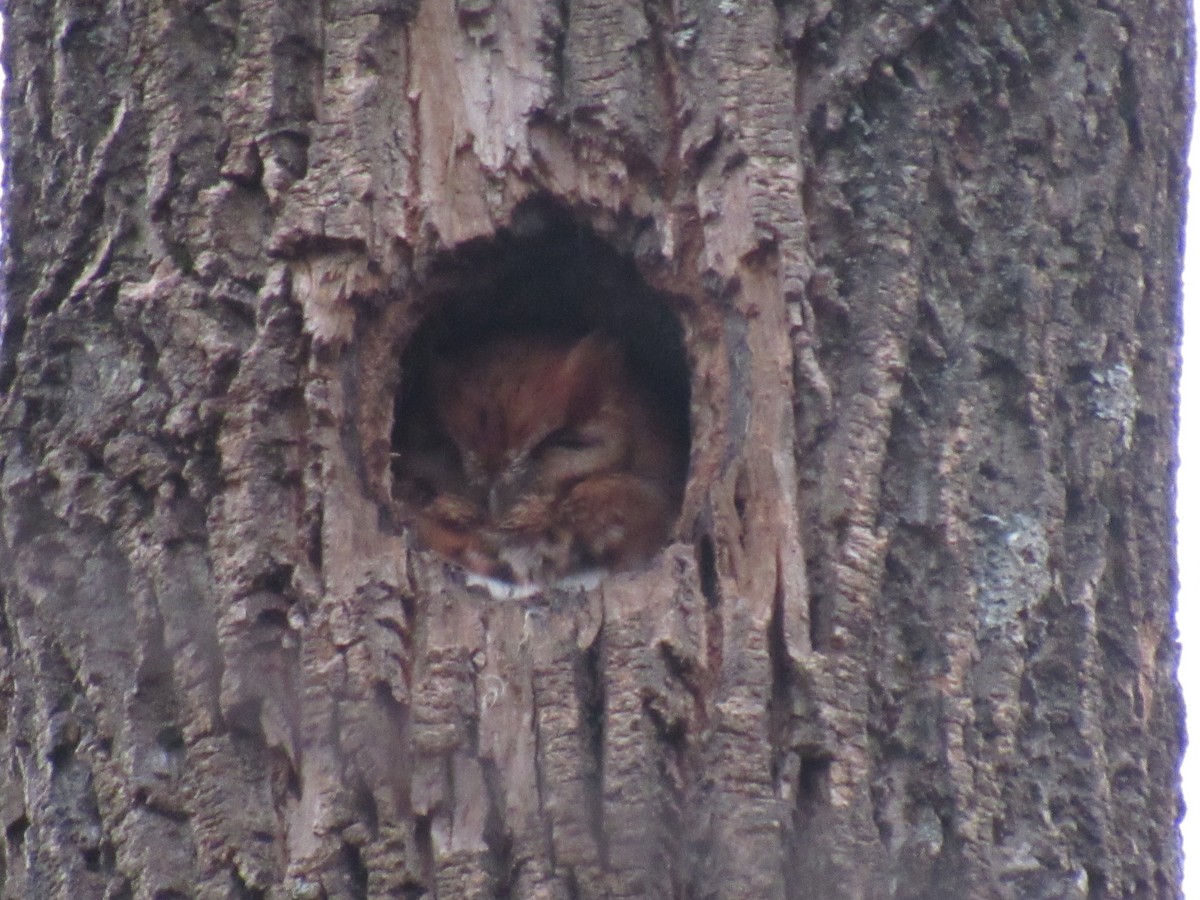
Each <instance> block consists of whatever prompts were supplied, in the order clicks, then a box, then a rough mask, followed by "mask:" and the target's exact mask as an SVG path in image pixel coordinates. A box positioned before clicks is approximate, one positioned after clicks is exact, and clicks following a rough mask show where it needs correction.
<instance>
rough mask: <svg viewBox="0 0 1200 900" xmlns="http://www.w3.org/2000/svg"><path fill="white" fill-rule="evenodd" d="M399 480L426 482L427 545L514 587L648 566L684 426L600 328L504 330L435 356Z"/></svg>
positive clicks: (672, 509) (420, 527)
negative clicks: (669, 420)
mask: <svg viewBox="0 0 1200 900" xmlns="http://www.w3.org/2000/svg"><path fill="white" fill-rule="evenodd" d="M429 375H430V378H429V382H430V385H429V391H428V394H429V396H428V397H426V398H425V402H424V403H419V404H417V408H424V409H425V410H426V412H425V414H424V415H425V416H426V417H427V421H425V422H423V423H420V424H419V425H414V430H415V431H416V432H419V433H421V434H422V435H424V437H423V442H422V446H420V447H419V448H415V447H414V448H409V450H408V451H407V452H405V450H404V448H403V447H402V452H401V458H400V465H399V467H398V472H399V474H400V477H401V478H402V479H403V478H405V477H411V478H415V479H424V481H425V484H424V486H423V491H422V493H423V495H424V501H423V506H422V509H421V512H420V514H419V516H418V520H417V534H418V537H419V539H420V541H421V543H422V544H424V545H425V546H426V547H428V548H429V549H432V550H435V551H437V552H438V553H440V554H441V555H443V556H445V557H447V558H448V559H451V560H453V561H454V562H456V563H458V564H459V565H461V566H463V567H465V568H467V569H470V570H471V571H473V572H477V573H479V574H482V575H487V576H489V577H492V578H497V579H500V580H504V581H509V582H514V583H521V584H546V583H553V582H555V581H557V580H559V579H561V578H563V577H565V576H568V575H571V574H573V573H576V572H580V571H584V570H594V569H601V570H620V569H627V568H630V567H633V566H637V565H639V564H642V563H644V562H646V561H647V560H648V559H649V558H650V557H651V556H652V555H653V554H654V553H655V552H656V551H657V550H658V549H659V548H660V547H662V545H663V544H664V543H665V542H666V540H667V537H668V533H669V530H670V525H671V522H672V520H673V519H674V517H675V514H676V512H677V510H678V505H679V495H680V492H681V490H682V484H683V479H684V474H685V469H686V458H685V457H686V448H685V446H684V440H683V439H682V438H681V436H679V435H676V434H674V433H673V431H672V429H671V428H669V427H667V426H666V424H665V422H664V416H663V415H662V411H661V410H659V409H658V408H657V405H656V402H655V400H654V399H653V397H652V395H651V394H650V393H649V392H648V391H647V390H646V389H645V387H644V386H643V385H641V384H640V383H639V382H638V381H637V380H636V379H635V378H633V377H632V375H631V374H630V372H629V369H628V367H627V365H626V362H625V358H624V354H623V352H622V350H621V348H620V347H619V346H618V345H617V344H616V343H615V342H612V341H610V340H606V339H604V338H601V337H599V336H596V335H591V336H588V337H584V338H582V339H577V340H571V339H564V338H556V337H547V336H535V335H522V336H503V337H497V338H494V339H492V340H491V341H489V342H487V343H485V344H483V345H481V346H478V347H474V348H471V349H469V350H466V351H463V352H460V353H457V354H454V355H452V356H448V357H442V358H438V359H436V360H434V362H433V363H432V365H431V366H430V370H429Z"/></svg>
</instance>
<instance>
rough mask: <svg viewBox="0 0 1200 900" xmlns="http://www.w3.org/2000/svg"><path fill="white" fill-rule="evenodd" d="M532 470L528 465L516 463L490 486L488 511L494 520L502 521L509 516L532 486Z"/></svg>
mask: <svg viewBox="0 0 1200 900" xmlns="http://www.w3.org/2000/svg"><path fill="white" fill-rule="evenodd" d="M532 480H533V477H532V472H531V471H530V469H529V467H528V466H526V465H516V466H514V467H513V468H512V469H511V470H510V471H508V472H505V473H503V474H501V475H499V476H498V477H497V478H496V479H495V480H494V481H493V482H492V483H491V485H489V486H488V492H487V506H488V513H489V514H490V515H491V517H492V519H493V520H494V521H497V522H499V521H501V520H503V519H504V518H506V517H507V516H508V514H509V513H510V512H512V509H513V507H514V506H516V505H517V504H518V503H519V502H520V501H521V499H522V498H523V497H525V496H526V494H527V493H528V492H529V490H530V488H531V487H532V484H531V482H532Z"/></svg>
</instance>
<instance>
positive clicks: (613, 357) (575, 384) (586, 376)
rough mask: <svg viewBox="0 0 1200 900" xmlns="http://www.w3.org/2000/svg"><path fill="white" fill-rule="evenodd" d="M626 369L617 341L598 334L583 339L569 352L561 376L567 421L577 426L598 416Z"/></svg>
mask: <svg viewBox="0 0 1200 900" xmlns="http://www.w3.org/2000/svg"><path fill="white" fill-rule="evenodd" d="M623 370H624V360H623V358H622V353H621V348H620V347H618V346H617V345H616V343H615V342H613V341H612V340H610V339H608V338H604V337H601V336H600V335H598V334H596V333H595V332H593V333H592V334H589V335H587V336H586V337H584V338H583V339H582V340H580V341H579V343H577V344H576V345H575V346H574V347H572V348H571V349H570V350H569V351H568V352H567V355H566V358H565V359H564V360H563V363H562V368H561V369H560V370H559V375H558V383H559V384H560V385H561V386H562V388H563V390H564V391H565V392H566V396H565V403H564V404H563V405H564V407H565V409H566V412H567V418H568V419H569V420H570V421H571V422H573V423H575V422H579V421H582V420H584V419H587V418H589V417H591V416H592V415H594V414H595V412H596V410H597V409H599V407H600V404H601V403H602V402H603V401H604V395H605V393H606V392H607V390H608V389H609V388H610V387H611V385H612V384H614V382H615V381H616V380H617V379H619V377H620V375H619V373H621V372H622V371H623Z"/></svg>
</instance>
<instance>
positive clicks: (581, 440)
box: [538, 428, 597, 450]
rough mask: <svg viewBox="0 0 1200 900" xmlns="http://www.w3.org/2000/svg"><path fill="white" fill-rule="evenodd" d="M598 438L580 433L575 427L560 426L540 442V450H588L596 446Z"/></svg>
mask: <svg viewBox="0 0 1200 900" xmlns="http://www.w3.org/2000/svg"><path fill="white" fill-rule="evenodd" d="M596 443H597V442H596V440H595V439H594V438H590V437H588V436H587V435H584V434H580V433H579V432H578V431H576V430H575V429H574V428H560V429H558V431H552V432H550V434H548V435H547V436H546V437H545V438H544V439H543V440H542V442H541V443H540V444H538V450H586V449H587V448H589V447H594V446H596Z"/></svg>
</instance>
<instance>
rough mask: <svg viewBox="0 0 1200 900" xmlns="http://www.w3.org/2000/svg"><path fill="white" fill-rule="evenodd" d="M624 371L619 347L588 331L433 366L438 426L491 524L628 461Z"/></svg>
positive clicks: (508, 342)
mask: <svg viewBox="0 0 1200 900" xmlns="http://www.w3.org/2000/svg"><path fill="white" fill-rule="evenodd" d="M624 371H625V366H624V359H623V353H622V351H621V349H620V347H618V346H617V345H616V344H615V343H613V342H612V341H609V340H606V339H604V338H603V337H601V336H599V335H594V334H593V335H589V336H587V337H584V338H581V339H578V340H570V339H561V338H555V337H545V336H531V335H523V336H520V337H511V338H500V339H497V340H494V341H492V342H489V343H488V344H486V345H484V346H483V347H480V348H473V349H469V350H466V351H463V352H462V353H459V354H456V355H452V356H447V357H440V358H438V359H436V360H435V361H434V364H433V366H432V377H433V390H434V395H435V406H436V408H437V414H438V418H439V424H440V427H441V428H442V430H443V431H444V432H445V434H446V436H447V437H449V438H450V440H451V441H452V443H453V444H454V446H455V448H456V449H457V451H458V453H459V456H460V458H461V464H462V469H463V471H464V473H465V474H466V478H467V480H468V482H469V483H470V485H471V487H472V490H473V493H475V494H476V495H477V496H479V497H481V498H482V499H483V501H484V502H485V505H486V507H487V508H488V510H489V513H490V514H491V515H492V516H493V517H494V518H495V519H497V520H501V519H502V518H503V517H504V514H505V513H506V511H507V510H509V509H510V508H512V507H513V505H514V504H516V503H518V502H521V501H523V500H525V499H526V498H528V497H530V496H543V497H551V496H556V495H559V494H561V493H563V492H565V491H566V490H569V489H570V487H571V486H572V485H574V484H575V483H577V482H578V481H579V480H581V479H583V478H588V477H591V476H595V475H599V474H604V473H605V472H609V471H613V470H616V469H618V468H619V467H620V466H622V465H623V464H624V463H625V462H626V458H627V455H628V447H629V441H630V437H629V434H628V423H627V422H626V420H625V417H624V416H623V414H622V410H621V402H620V398H621V395H622V391H623V388H624V379H625V375H624Z"/></svg>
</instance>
